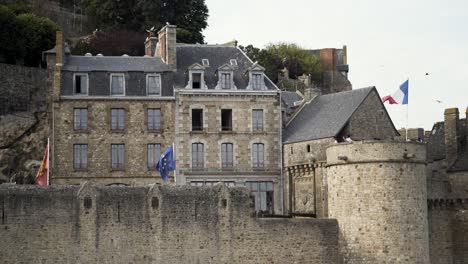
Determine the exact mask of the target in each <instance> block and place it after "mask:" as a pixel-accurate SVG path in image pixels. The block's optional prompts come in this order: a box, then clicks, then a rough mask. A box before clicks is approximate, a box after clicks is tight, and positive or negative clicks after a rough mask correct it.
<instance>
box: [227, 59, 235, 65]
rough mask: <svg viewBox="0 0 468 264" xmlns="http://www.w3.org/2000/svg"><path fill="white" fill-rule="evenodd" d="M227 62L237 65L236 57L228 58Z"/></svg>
mask: <svg viewBox="0 0 468 264" xmlns="http://www.w3.org/2000/svg"><path fill="white" fill-rule="evenodd" d="M229 62H230V63H231V65H232V66H237V60H236V59H230V60H229Z"/></svg>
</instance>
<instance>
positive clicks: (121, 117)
mask: <svg viewBox="0 0 468 264" xmlns="http://www.w3.org/2000/svg"><path fill="white" fill-rule="evenodd" d="M124 124H125V109H123V108H112V109H111V129H112V130H123V129H124Z"/></svg>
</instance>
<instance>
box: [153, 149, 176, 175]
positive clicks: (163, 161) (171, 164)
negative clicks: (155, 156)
mask: <svg viewBox="0 0 468 264" xmlns="http://www.w3.org/2000/svg"><path fill="white" fill-rule="evenodd" d="M156 169H157V170H158V171H159V173H160V174H161V178H162V179H163V181H167V180H168V179H169V172H170V171H174V170H175V160H174V149H173V148H172V146H170V147H168V148H167V149H166V150H165V151H164V152H163V154H161V157H160V158H159V162H158V164H156Z"/></svg>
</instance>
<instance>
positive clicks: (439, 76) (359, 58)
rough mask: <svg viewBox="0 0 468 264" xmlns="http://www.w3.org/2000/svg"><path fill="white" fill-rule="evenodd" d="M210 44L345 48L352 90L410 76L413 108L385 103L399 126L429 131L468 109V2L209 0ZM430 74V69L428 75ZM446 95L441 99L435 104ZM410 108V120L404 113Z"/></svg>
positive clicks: (389, 85) (383, 86)
mask: <svg viewBox="0 0 468 264" xmlns="http://www.w3.org/2000/svg"><path fill="white" fill-rule="evenodd" d="M206 4H207V6H208V9H209V15H210V16H209V18H208V24H209V26H208V27H207V29H206V30H205V31H204V32H203V34H204V35H205V41H206V42H207V43H210V44H214V43H225V42H228V41H230V40H233V39H236V40H238V41H239V45H244V46H246V45H249V44H252V45H254V46H256V47H260V48H261V47H264V46H265V45H267V44H269V43H276V42H280V41H281V42H293V43H296V44H299V45H300V46H301V47H303V48H307V49H318V48H341V47H342V46H343V45H346V46H347V48H348V64H349V75H348V77H349V79H350V81H351V83H352V84H353V89H358V88H363V87H368V86H375V87H376V88H377V90H378V92H379V94H380V95H381V96H382V97H383V96H385V95H389V94H392V93H393V92H395V91H396V90H397V89H398V87H399V85H400V84H402V83H403V82H404V81H405V80H406V79H409V104H408V109H407V108H406V106H402V105H388V104H386V107H387V110H388V112H389V114H390V116H391V118H392V120H393V122H394V124H395V126H396V127H397V128H402V127H406V123H407V122H408V127H413V128H414V127H422V128H424V129H426V130H430V129H431V128H432V126H433V124H434V123H435V122H437V121H442V120H443V118H444V115H443V113H444V109H446V108H451V107H458V108H459V110H460V116H461V117H465V110H466V109H467V107H468V1H466V0H448V1H444V0H439V1H435V0H406V1H402V0H393V1H379V0H353V1H350V0H342V1H336V0H327V1H315V0H289V1H278V0H249V1H248V0H235V1H222V0H206ZM426 73H428V74H429V75H426ZM436 100H438V101H441V102H437V101H436ZM407 111H408V121H407V119H406V116H407V115H406V113H407Z"/></svg>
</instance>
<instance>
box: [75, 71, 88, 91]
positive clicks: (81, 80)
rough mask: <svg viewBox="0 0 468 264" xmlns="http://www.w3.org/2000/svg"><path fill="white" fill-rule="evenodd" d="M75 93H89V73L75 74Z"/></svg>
mask: <svg viewBox="0 0 468 264" xmlns="http://www.w3.org/2000/svg"><path fill="white" fill-rule="evenodd" d="M73 78H74V80H73V93H74V94H76V95H87V94H88V74H86V73H76V74H74V75H73Z"/></svg>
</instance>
